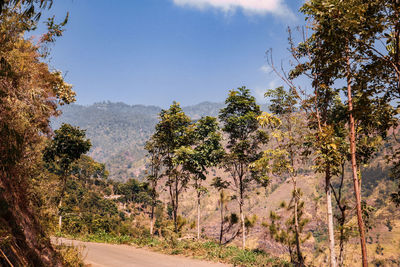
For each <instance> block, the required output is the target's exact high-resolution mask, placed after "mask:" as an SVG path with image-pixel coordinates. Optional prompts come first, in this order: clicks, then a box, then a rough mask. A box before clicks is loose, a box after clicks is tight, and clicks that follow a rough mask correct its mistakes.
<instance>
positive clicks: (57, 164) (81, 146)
mask: <svg viewBox="0 0 400 267" xmlns="http://www.w3.org/2000/svg"><path fill="white" fill-rule="evenodd" d="M54 133H55V136H54V138H53V140H52V141H51V142H50V143H49V145H48V146H47V147H46V149H45V151H44V153H43V160H44V161H45V162H46V163H47V164H49V165H48V168H49V169H51V170H52V171H53V172H55V173H57V174H60V175H63V176H64V175H68V173H69V172H70V167H71V164H72V163H73V162H74V161H76V160H77V159H79V158H80V157H81V155H83V154H85V153H86V152H88V151H89V149H90V147H91V143H90V140H87V139H86V138H85V137H86V135H85V131H84V130H81V129H79V128H77V127H73V126H71V125H69V124H62V125H61V127H60V129H58V130H55V131H54Z"/></svg>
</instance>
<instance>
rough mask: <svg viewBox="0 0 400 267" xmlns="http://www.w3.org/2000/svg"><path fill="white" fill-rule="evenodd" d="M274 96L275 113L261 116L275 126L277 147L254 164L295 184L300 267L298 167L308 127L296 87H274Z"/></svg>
mask: <svg viewBox="0 0 400 267" xmlns="http://www.w3.org/2000/svg"><path fill="white" fill-rule="evenodd" d="M265 96H266V97H269V98H270V103H271V104H270V105H269V110H270V111H271V112H272V115H271V114H269V113H266V112H264V113H263V114H262V115H261V116H259V117H258V120H259V122H260V124H261V126H263V127H270V128H271V129H272V132H271V136H273V137H274V138H273V140H274V141H275V143H274V146H273V148H271V149H267V150H265V151H264V154H263V156H262V157H261V158H260V159H259V160H257V161H256V162H255V163H254V164H253V168H254V169H256V170H259V169H261V170H264V171H266V172H268V173H272V174H278V175H286V176H287V177H288V178H289V179H290V181H291V183H292V185H293V191H292V193H293V209H291V210H293V226H294V238H295V245H296V255H297V256H296V259H295V261H294V263H295V264H296V265H297V266H304V257H303V254H302V252H301V247H300V245H301V238H300V219H299V214H298V212H299V205H300V202H301V201H300V196H301V194H300V189H298V187H297V176H298V170H299V168H300V166H301V165H302V160H303V153H304V151H305V148H304V143H305V142H306V140H305V136H307V130H306V129H307V127H306V125H305V121H304V119H303V116H302V114H301V112H300V110H299V105H298V95H297V93H296V91H294V90H293V89H289V90H288V91H286V90H285V89H284V88H283V87H278V88H276V89H270V90H268V91H267V92H266V93H265Z"/></svg>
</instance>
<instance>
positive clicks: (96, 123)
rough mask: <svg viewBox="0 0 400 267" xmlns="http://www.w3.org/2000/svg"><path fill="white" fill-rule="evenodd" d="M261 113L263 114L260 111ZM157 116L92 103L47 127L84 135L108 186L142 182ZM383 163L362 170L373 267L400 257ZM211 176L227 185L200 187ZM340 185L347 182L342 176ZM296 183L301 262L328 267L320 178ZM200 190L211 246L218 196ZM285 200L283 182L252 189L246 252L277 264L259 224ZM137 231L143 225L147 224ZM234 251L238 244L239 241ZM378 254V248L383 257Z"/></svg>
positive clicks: (209, 107)
mask: <svg viewBox="0 0 400 267" xmlns="http://www.w3.org/2000/svg"><path fill="white" fill-rule="evenodd" d="M221 107H223V104H221V103H210V102H205V103H200V104H198V105H195V106H188V107H185V108H184V111H185V112H186V113H187V114H188V115H189V116H190V117H191V118H192V119H194V120H196V119H198V118H200V117H201V116H204V115H212V116H217V115H218V112H219V110H220V109H221ZM263 109H264V110H265V107H263ZM160 110H161V108H159V107H155V106H143V105H133V106H130V105H126V104H123V103H110V102H103V103H96V104H94V105H91V106H80V105H69V106H66V107H63V109H62V111H63V115H62V116H61V117H59V118H57V119H56V120H53V128H57V127H59V126H60V124H61V123H62V122H66V123H70V124H73V125H76V126H80V127H81V128H83V129H87V136H88V137H89V138H90V139H91V140H92V143H93V148H92V150H91V151H90V155H91V156H93V157H94V158H95V159H96V160H98V161H101V162H104V163H106V165H107V168H108V170H109V171H110V178H112V179H115V180H120V181H125V180H126V179H128V178H132V177H135V178H139V179H141V178H143V174H144V159H145V151H144V149H143V146H144V143H145V142H146V140H147V139H148V138H149V136H150V135H151V133H152V132H153V130H154V126H155V124H156V123H157V121H158V113H159V111H160ZM383 155H385V150H383V151H381V152H380V153H379V155H377V157H376V158H375V159H374V160H373V162H372V163H371V164H370V165H369V166H368V167H367V168H363V169H362V173H363V198H364V199H365V200H366V204H367V205H368V206H370V207H373V208H372V209H371V210H370V212H369V219H368V225H369V226H370V227H371V230H369V231H368V233H367V237H368V244H367V246H368V250H369V255H370V259H373V260H374V261H376V262H379V261H380V260H383V259H385V263H386V264H388V263H389V262H396V261H397V259H398V257H399V256H400V255H399V253H398V251H399V250H398V248H399V246H400V244H399V243H398V238H399V234H400V233H399V231H398V226H399V225H400V217H399V214H398V212H396V210H395V209H394V205H393V204H392V203H391V202H390V201H389V199H385V198H384V196H385V195H388V194H389V193H390V192H393V190H394V189H395V186H396V184H395V182H394V181H392V180H390V179H389V175H388V166H387V165H386V162H385V160H384V157H383ZM216 176H221V177H225V178H228V177H227V174H226V173H224V172H223V171H222V170H219V169H216V170H212V171H210V172H209V174H208V179H207V180H208V181H209V182H210V181H211V180H212V178H213V177H216ZM337 179H338V178H335V180H334V184H335V183H337V182H338V181H336V180H337ZM345 179H346V180H347V181H349V180H350V172H349V170H348V171H347V174H346V178H345ZM298 182H299V187H300V188H301V189H302V191H303V193H304V201H305V211H306V217H307V218H309V219H311V218H313V219H312V220H311V222H310V223H309V224H308V225H307V227H306V231H307V232H310V233H312V236H311V238H310V239H309V240H308V241H307V242H306V244H305V247H306V252H307V255H308V256H307V258H308V259H310V260H311V259H313V264H314V265H315V266H324V265H326V264H327V262H328V258H327V255H328V254H329V253H328V251H326V248H327V235H326V231H327V230H326V229H327V226H326V210H325V193H324V189H323V188H324V181H323V179H321V177H320V176H318V175H315V174H313V173H312V172H311V171H307V172H305V173H304V174H303V175H302V176H301V177H299V181H298ZM346 184H347V185H346V187H345V188H344V194H345V196H346V198H347V199H348V204H349V205H350V206H354V203H353V198H354V196H353V194H352V192H353V191H352V187H351V183H350V182H347V183H346ZM160 186H162V185H160ZM207 187H208V188H210V191H209V193H208V194H207V195H206V197H205V198H203V200H202V220H203V221H204V224H203V225H202V228H203V233H204V235H205V236H208V237H211V238H217V237H218V224H219V210H218V204H217V202H218V192H217V191H215V189H212V188H211V187H210V186H207ZM160 189H161V188H160ZM160 191H162V190H160ZM290 192H291V184H290V183H287V182H285V179H284V177H280V178H279V179H278V178H277V179H274V180H273V181H272V184H271V185H270V186H269V187H268V188H267V190H264V189H262V188H259V189H256V190H254V192H253V193H252V194H251V195H250V196H249V198H247V199H246V210H245V213H246V214H247V215H253V214H256V215H257V217H258V220H257V223H256V225H255V227H254V228H253V229H252V230H251V231H250V233H249V239H248V246H249V247H251V248H263V249H265V250H266V251H268V252H269V253H272V254H273V255H276V256H279V255H281V254H282V253H285V254H286V252H287V251H286V249H285V248H284V247H282V246H281V245H279V244H277V243H276V242H275V241H273V240H272V239H271V238H270V236H269V234H268V231H267V228H265V227H263V226H262V223H263V222H266V223H268V222H269V212H270V211H273V210H279V205H280V203H281V201H282V200H285V201H289V200H290V196H291V193H290ZM194 194H195V192H194V189H193V188H188V189H187V191H186V193H185V194H183V197H182V202H181V209H180V212H181V214H182V215H183V216H184V217H185V218H186V219H188V222H193V221H195V219H196V212H195V211H196V209H195V202H194V201H193V200H194V199H195V195H194ZM266 196H267V197H266ZM160 198H161V199H162V200H163V202H164V203H167V202H168V196H167V195H166V192H164V193H162V194H161V196H160ZM228 206H229V207H228V210H229V212H238V207H237V203H236V201H234V200H232V201H231V202H230V203H229V205H228ZM335 213H337V210H336V211H335ZM348 216H349V223H348V225H347V227H349V231H350V232H349V241H350V242H349V243H348V244H347V246H346V254H345V256H346V258H345V262H346V265H348V266H354V265H357V261H358V260H359V259H358V253H359V247H358V245H357V242H358V237H357V232H356V231H355V230H356V218H355V217H354V210H349V214H348ZM350 218H351V219H350ZM141 223H143V224H145V225H147V222H146V220H145V221H143V222H141ZM190 231H191V230H189V232H190ZM193 231H194V230H193ZM193 234H194V232H193ZM234 243H237V244H239V243H240V238H239V239H237V240H236V241H235V242H234ZM378 248H379V250H378ZM381 248H383V249H382V251H381ZM389 264H390V263H389ZM388 266H390V265H388Z"/></svg>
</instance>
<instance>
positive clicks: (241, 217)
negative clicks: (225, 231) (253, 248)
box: [239, 197, 246, 249]
mask: <svg viewBox="0 0 400 267" xmlns="http://www.w3.org/2000/svg"><path fill="white" fill-rule="evenodd" d="M239 213H240V223H241V224H242V248H243V249H245V248H246V226H245V224H244V214H243V198H242V197H240V202H239Z"/></svg>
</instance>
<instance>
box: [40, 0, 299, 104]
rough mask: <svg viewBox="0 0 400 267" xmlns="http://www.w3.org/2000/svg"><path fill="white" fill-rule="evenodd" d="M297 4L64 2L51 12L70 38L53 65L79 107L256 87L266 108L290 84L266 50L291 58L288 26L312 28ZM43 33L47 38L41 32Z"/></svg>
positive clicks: (215, 96) (217, 97) (193, 97)
mask: <svg viewBox="0 0 400 267" xmlns="http://www.w3.org/2000/svg"><path fill="white" fill-rule="evenodd" d="M302 2H303V1H301V0H297V1H293V0H119V1H115V0H114V1H110V0H107V1H106V0H63V1H55V4H54V6H53V8H52V9H51V10H50V11H49V12H48V14H46V15H49V14H55V15H56V20H57V19H58V21H62V20H63V18H64V16H65V14H66V13H67V12H69V21H68V24H67V25H66V31H65V32H64V35H63V36H62V37H61V38H59V39H58V40H57V42H56V44H55V45H54V46H53V47H52V54H51V58H50V66H51V67H52V68H53V69H57V70H61V71H62V72H63V73H64V75H65V79H66V81H67V82H68V83H71V84H73V85H74V90H75V91H76V93H77V103H78V104H83V105H90V104H92V103H95V102H101V101H108V100H109V101H112V102H124V103H127V104H131V105H133V104H144V105H156V106H160V107H163V108H165V107H168V106H169V105H170V104H171V103H172V101H174V100H175V101H178V102H180V103H181V105H183V106H188V105H193V104H197V103H200V102H203V101H211V102H223V101H224V100H225V98H226V97H227V94H228V91H229V90H230V89H235V88H238V87H241V86H246V87H248V88H250V89H251V90H252V92H253V95H255V96H256V97H257V100H258V101H259V102H260V103H263V102H265V100H264V99H263V97H262V96H263V94H264V92H265V90H266V89H268V88H274V87H277V86H279V85H281V84H282V82H281V81H280V80H279V78H278V77H277V76H276V75H274V74H273V73H272V72H271V69H270V67H269V66H268V64H267V62H266V56H265V52H266V50H267V49H270V48H272V51H273V56H274V59H275V61H276V62H280V61H281V60H283V61H288V60H289V59H290V55H289V53H288V51H287V47H288V44H287V37H288V34H287V27H288V26H291V27H295V26H299V25H300V26H301V25H304V18H303V16H302V15H301V14H300V13H299V11H298V10H299V7H300V6H301V4H302ZM38 34H39V33H38Z"/></svg>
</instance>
